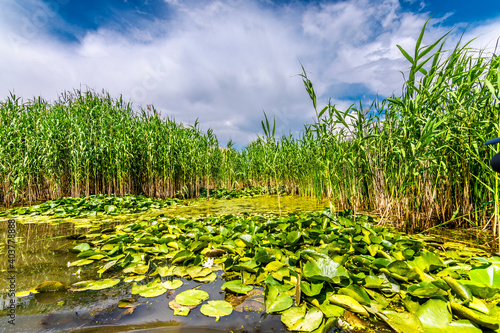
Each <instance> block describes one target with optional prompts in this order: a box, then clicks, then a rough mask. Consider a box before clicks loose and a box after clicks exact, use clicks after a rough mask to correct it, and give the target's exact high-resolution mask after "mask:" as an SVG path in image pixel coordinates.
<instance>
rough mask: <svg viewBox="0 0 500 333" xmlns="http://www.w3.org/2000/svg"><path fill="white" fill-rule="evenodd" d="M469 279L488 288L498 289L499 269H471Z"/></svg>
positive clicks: (494, 266)
mask: <svg viewBox="0 0 500 333" xmlns="http://www.w3.org/2000/svg"><path fill="white" fill-rule="evenodd" d="M469 278H470V279H471V281H474V282H476V283H482V284H485V285H487V286H488V287H492V288H500V267H498V266H497V265H489V266H488V267H486V268H473V269H471V270H470V272H469Z"/></svg>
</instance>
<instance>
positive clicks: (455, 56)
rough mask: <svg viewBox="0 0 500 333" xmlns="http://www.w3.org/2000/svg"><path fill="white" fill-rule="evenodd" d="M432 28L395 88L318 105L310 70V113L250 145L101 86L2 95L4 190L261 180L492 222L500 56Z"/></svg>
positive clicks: (23, 195)
mask: <svg viewBox="0 0 500 333" xmlns="http://www.w3.org/2000/svg"><path fill="white" fill-rule="evenodd" d="M424 33H425V26H424V27H423V29H422V31H421V34H420V36H419V37H418V39H417V43H416V47H415V50H414V51H413V52H411V53H412V54H410V53H409V52H407V51H406V50H404V49H403V48H401V47H400V50H401V52H402V53H403V55H404V56H405V58H406V59H407V60H408V61H409V63H410V67H409V73H407V74H406V75H405V77H407V78H408V79H407V80H406V82H405V84H404V86H403V90H402V93H401V94H400V95H394V96H391V97H390V98H386V99H384V100H376V101H375V102H373V103H372V104H371V105H369V106H365V105H362V104H361V103H359V105H356V104H353V105H351V106H350V107H349V108H347V109H346V110H339V109H338V108H337V107H336V106H335V105H333V104H331V103H329V104H328V105H326V106H324V107H323V108H320V107H318V105H317V101H316V94H315V92H314V87H313V83H312V82H311V80H310V79H309V78H308V76H307V73H306V71H305V69H304V68H302V70H303V71H302V74H301V78H302V80H303V83H304V86H305V88H306V91H307V93H308V94H309V96H310V98H311V100H312V103H313V108H314V111H315V121H314V122H313V123H312V124H307V125H305V127H304V130H303V132H302V134H301V135H299V136H296V137H294V136H292V135H284V136H281V137H278V136H276V133H275V130H274V128H275V124H274V122H273V123H272V124H271V123H270V121H269V119H268V118H267V116H265V120H264V121H263V122H262V127H263V131H264V135H263V136H260V137H258V139H256V140H255V141H253V142H251V143H250V144H249V145H248V146H247V147H245V148H244V149H242V150H236V149H235V148H234V146H233V143H232V142H229V143H228V144H227V145H226V146H225V147H223V146H221V144H220V143H219V141H218V139H217V136H216V135H215V134H214V133H213V132H212V130H210V129H209V130H207V131H206V132H204V131H202V130H201V129H200V128H199V126H198V124H197V123H195V124H194V125H190V126H185V125H183V124H181V123H178V122H175V121H174V120H173V119H169V118H163V117H161V116H160V114H159V113H158V112H157V110H156V109H155V108H154V107H153V106H148V107H147V108H146V109H141V110H139V111H138V112H137V111H134V110H133V109H132V107H131V105H129V104H127V103H125V102H124V101H123V100H122V99H121V97H119V98H118V99H114V98H112V97H110V96H109V94H107V93H105V92H102V93H95V92H92V91H84V92H83V91H79V90H76V91H73V92H66V93H64V94H63V95H61V97H60V99H59V100H58V101H56V102H54V103H48V102H47V101H45V100H43V99H42V98H35V99H33V100H30V101H22V100H21V99H20V98H19V97H17V96H14V95H11V96H9V97H7V98H6V100H5V101H3V102H1V103H0V121H1V126H0V139H1V142H2V143H3V144H2V145H1V146H0V180H1V182H2V187H1V188H0V199H2V201H3V202H4V203H5V204H12V203H13V202H33V201H37V200H47V199H55V198H60V197H63V196H81V195H85V196H89V195H91V194H102V193H104V194H117V195H124V194H142V193H143V194H146V195H148V196H150V197H174V196H179V197H195V196H198V195H199V194H200V191H201V190H202V188H205V189H210V188H212V189H214V188H225V189H234V188H242V187H250V186H265V188H267V189H268V191H269V193H276V194H279V193H281V191H282V190H283V189H284V190H285V191H287V192H288V193H294V194H301V195H307V196H317V197H326V198H328V200H329V202H330V208H331V210H339V209H346V208H350V209H353V210H354V211H356V210H365V211H366V210H369V211H374V212H377V213H378V214H379V215H380V216H382V218H383V219H385V218H391V219H393V220H396V221H398V223H399V224H400V226H402V227H406V228H408V229H419V230H424V229H428V228H431V227H433V226H436V225H442V224H455V225H461V226H463V227H469V226H475V227H481V228H491V229H493V230H495V231H497V228H500V225H499V223H498V217H497V216H498V212H497V207H498V204H499V199H498V181H497V176H496V175H495V174H494V172H493V171H492V170H491V168H490V166H489V160H490V159H491V157H492V156H493V155H494V154H495V153H496V151H495V149H492V148H491V147H486V146H484V142H485V141H486V140H488V139H490V138H494V137H496V136H498V135H500V126H499V124H500V106H499V105H500V101H499V97H498V96H499V89H500V72H499V68H500V58H499V57H497V56H496V55H494V54H488V53H486V52H484V51H482V50H474V49H472V48H471V46H470V45H471V42H470V41H469V42H465V43H462V42H459V43H457V44H456V45H454V46H453V47H452V48H451V49H450V48H448V46H447V45H446V35H445V36H443V37H442V38H440V39H438V40H437V41H436V42H433V43H431V44H429V45H422V40H423V37H424ZM203 193H204V194H205V195H206V196H207V197H208V196H209V194H210V191H204V192H203ZM278 200H279V197H278Z"/></svg>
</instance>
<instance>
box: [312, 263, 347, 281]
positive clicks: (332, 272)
mask: <svg viewBox="0 0 500 333" xmlns="http://www.w3.org/2000/svg"><path fill="white" fill-rule="evenodd" d="M304 276H305V277H306V278H308V279H310V280H320V281H327V282H333V283H340V280H341V278H343V277H344V278H349V274H348V273H347V270H346V269H345V268H344V267H342V266H341V265H340V264H339V263H337V262H335V261H333V260H332V259H327V258H318V259H317V260H309V261H308V262H307V264H306V265H305V267H304Z"/></svg>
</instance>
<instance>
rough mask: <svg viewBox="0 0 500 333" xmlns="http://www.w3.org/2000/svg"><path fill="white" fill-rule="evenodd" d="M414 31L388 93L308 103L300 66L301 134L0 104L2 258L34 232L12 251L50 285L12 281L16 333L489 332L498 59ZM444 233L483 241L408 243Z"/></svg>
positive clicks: (498, 276)
mask: <svg viewBox="0 0 500 333" xmlns="http://www.w3.org/2000/svg"><path fill="white" fill-rule="evenodd" d="M424 32H425V26H424V28H423V29H422V32H421V35H420V36H419V38H418V41H417V44H416V46H415V50H414V52H412V54H411V55H410V54H409V53H408V52H407V51H405V50H403V49H402V48H400V50H401V52H402V53H403V55H404V56H405V57H406V58H407V59H408V61H409V62H410V70H409V73H408V74H407V80H406V82H405V85H404V87H403V89H402V93H401V94H400V95H394V96H392V97H390V98H386V99H384V100H382V101H375V102H373V103H372V104H371V105H370V106H369V107H365V106H363V105H362V104H361V103H360V105H358V106H356V105H352V106H351V107H349V108H348V109H346V110H339V109H337V108H336V107H335V105H332V104H330V103H329V104H328V105H326V106H325V107H323V108H321V107H318V105H317V98H316V95H315V91H314V88H313V84H312V82H311V81H310V79H309V77H308V75H307V73H306V71H305V70H304V68H303V72H302V74H301V78H302V80H303V83H304V85H305V88H306V91H307V93H308V94H309V96H310V98H311V101H312V103H313V108H314V111H315V119H314V122H313V123H312V124H308V125H306V126H305V129H304V131H303V132H302V133H301V135H300V136H298V137H293V136H291V135H289V136H282V137H279V138H277V137H276V135H275V134H276V133H275V123H274V121H270V120H269V119H268V117H267V115H265V114H264V120H263V121H262V128H263V132H264V134H263V135H262V136H259V137H258V139H257V140H255V141H253V142H251V143H250V144H249V145H248V146H247V147H245V148H244V149H242V150H237V149H235V148H234V145H233V144H232V143H231V142H229V143H228V144H227V145H225V147H221V145H220V143H219V141H218V139H217V137H216V135H215V134H214V133H213V132H212V131H211V130H207V131H206V132H204V131H202V130H201V129H200V128H199V126H198V124H197V123H195V124H194V125H192V126H185V125H183V124H180V123H177V122H175V121H174V120H172V119H168V118H162V117H160V115H159V113H158V112H157V111H156V110H155V108H154V107H153V106H148V107H147V108H146V110H140V112H136V111H134V110H133V109H132V106H131V105H129V104H126V103H125V102H124V101H123V100H122V99H121V98H118V99H114V98H112V97H111V96H109V95H108V94H106V93H102V94H98V93H95V92H92V91H84V92H82V91H78V90H76V91H74V92H67V93H64V94H63V95H62V96H61V98H60V99H59V100H58V101H56V102H54V103H49V102H47V101H45V100H43V99H42V98H41V97H39V98H35V99H33V100H31V101H26V102H25V101H23V100H21V99H20V98H18V97H16V96H14V95H11V96H10V97H8V98H7V99H6V100H5V101H3V102H1V103H0V122H1V126H0V138H1V140H2V142H3V143H4V144H3V145H2V146H1V147H0V166H1V168H0V181H1V182H2V187H1V188H0V198H1V199H2V201H3V203H4V204H5V205H7V206H12V205H14V206H15V207H13V208H11V207H9V209H7V210H5V211H3V212H2V213H0V216H2V218H3V219H7V218H10V217H14V218H15V220H16V221H17V223H18V224H19V226H20V227H19V230H20V236H19V237H18V239H17V241H18V244H23V242H24V244H27V242H29V241H30V240H33V239H34V238H36V237H37V235H36V234H37V233H41V234H44V232H47V234H44V235H45V236H44V237H43V239H42V241H41V242H40V243H38V245H36V246H35V247H34V248H31V247H30V246H29V245H26V246H27V247H26V248H27V250H25V251H31V252H32V253H37V255H40V256H41V257H40V262H39V264H40V265H39V266H36V263H31V264H26V265H27V266H25V267H24V269H25V270H26V272H29V270H30V267H32V268H31V270H33V269H39V270H40V271H43V270H44V268H43V267H44V266H43V265H48V271H49V272H48V274H47V275H45V276H46V277H47V278H45V276H44V279H43V280H40V279H41V278H40V277H39V276H37V275H36V274H37V272H31V273H26V277H23V278H20V281H19V286H21V287H22V290H19V291H18V293H17V295H16V296H17V297H18V300H19V305H18V308H19V309H20V312H19V313H20V315H22V317H23V318H24V319H25V323H26V325H27V326H26V327H28V328H27V330H28V331H33V329H35V328H36V329H40V330H41V331H54V332H56V331H65V330H70V331H72V330H73V331H74V330H81V331H82V332H83V331H85V329H89V330H94V331H96V330H98V329H100V328H99V327H101V328H104V327H110V326H109V325H115V324H118V325H129V324H130V325H135V326H133V327H132V326H127V330H132V329H149V330H153V329H154V328H153V327H152V326H148V325H151V322H154V321H161V322H163V323H164V324H162V325H163V326H168V325H181V324H184V325H187V326H188V327H193V325H194V324H193V322H190V321H189V320H190V319H189V318H196V321H197V322H199V323H202V324H196V325H205V326H209V327H211V328H220V329H223V330H226V331H227V330H233V331H238V330H239V331H241V332H245V331H252V330H253V329H254V328H255V327H261V328H259V329H262V331H264V332H265V331H266V329H268V331H269V332H275V331H276V332H277V331H279V330H282V329H283V328H286V329H287V330H290V331H294V330H296V331H307V332H316V333H320V332H325V333H326V332H329V331H331V330H339V329H341V328H342V327H346V328H349V329H350V330H360V331H367V330H373V331H396V332H437V331H439V332H456V331H457V330H458V329H460V330H463V331H465V332H499V331H500V329H499V324H500V307H499V306H498V303H499V302H500V298H499V294H500V293H499V291H500V257H498V256H491V252H490V250H491V249H492V248H493V245H494V244H493V242H494V241H495V238H496V236H497V234H498V229H499V228H500V224H499V223H498V214H499V212H498V205H499V198H498V191H499V188H498V187H499V186H498V176H497V175H496V174H494V173H493V171H492V170H491V169H490V167H489V160H490V159H491V157H492V156H493V154H494V153H495V151H494V149H491V148H487V147H485V146H484V145H483V143H484V142H485V141H486V140H487V139H490V138H492V137H495V136H500V127H499V124H500V107H499V105H500V104H499V103H500V99H499V91H500V59H499V58H498V57H497V56H496V55H494V54H487V53H484V52H482V51H480V50H473V49H471V48H470V42H466V43H458V44H457V45H455V46H454V47H452V48H451V49H449V48H448V47H447V46H445V37H446V36H443V38H441V39H439V40H438V41H436V42H434V43H432V44H430V45H426V46H423V45H422V39H423V35H424ZM311 197H314V198H315V199H314V200H313V199H311ZM191 198H198V199H197V200H191ZM202 198H203V199H202ZM205 198H206V199H208V200H205ZM233 198H239V199H233ZM219 199H232V200H219ZM294 200H296V201H297V202H302V204H301V205H300V209H299V206H297V205H295V203H294ZM321 200H323V201H321ZM264 202H273V203H274V205H275V207H273V208H272V209H271V208H267V206H266V208H265V209H264V211H261V209H260V208H259V207H258V204H256V203H260V204H262V203H264ZM304 202H306V204H303V203H304ZM313 202H314V203H313ZM238 203H241V205H240V206H238ZM26 204H29V206H27V207H20V206H25V205H26ZM217 205H220V206H217ZM231 205H234V206H231ZM216 206H217V207H216ZM224 206H225V207H232V209H224V208H220V207H224ZM199 207H204V208H202V209H201V210H198V209H199ZM325 208H326V209H325ZM207 209H208V210H207ZM186 212H188V213H186ZM193 212H197V213H200V214H198V215H196V214H193ZM359 212H371V213H372V214H366V213H364V214H360V213H359ZM388 221H390V222H391V225H390V226H389V225H388ZM442 225H446V226H453V227H455V228H458V229H467V228H470V227H473V228H474V229H475V230H477V231H478V232H479V230H486V231H488V232H490V235H491V237H486V238H484V242H483V243H484V244H483V247H480V246H476V247H475V248H465V247H464V245H463V243H462V244H459V245H457V244H454V243H450V242H442V241H440V240H439V239H437V238H435V237H431V236H424V235H423V234H424V233H422V232H421V233H418V234H413V232H416V231H429V230H430V229H432V228H435V227H437V226H442ZM393 227H394V228H393ZM2 228H3V229H2V231H3V232H4V234H5V235H6V233H7V231H6V227H5V226H3V225H2ZM31 228H33V230H32V229H31ZM42 228H48V229H47V230H46V231H42ZM49 231H50V232H49ZM403 231H405V232H406V234H405V233H403ZM30 232H31V236H30ZM30 237H31V238H30ZM492 240H493V241H492ZM19 248H20V247H19ZM0 251H1V252H2V253H6V249H5V247H2V248H1V249H0ZM44 251H45V252H44ZM47 252H50V253H51V255H48V256H46V257H45V255H46V253H47ZM21 254H22V255H26V258H25V259H26V260H28V257H29V256H28V255H27V252H21ZM51 256H52V257H53V261H57V263H54V262H52V264H49V263H50V258H48V257H51ZM21 259H22V258H21ZM23 260H24V259H23ZM66 261H67V262H66ZM2 265H4V263H2ZM30 265H31V266H30ZM51 265H52V266H51ZM0 267H2V270H4V271H6V269H5V268H3V266H0ZM61 268H64V269H65V270H66V275H64V274H61V272H60V270H61ZM52 270H54V271H58V274H52V273H53V272H51V271H52ZM35 282H36V283H35ZM4 302H6V298H5V297H4ZM79 302H80V303H79ZM97 303H100V304H102V306H101V307H97V306H96V304H97ZM153 303H154V304H155V305H152V304H153ZM3 309H4V312H5V304H4V308H3ZM150 309H153V310H150ZM148 311H151V312H148ZM40 313H43V316H39V317H36V315H37V314H40ZM75 313H76V315H75ZM32 318H35V319H34V321H33V322H31V320H32ZM129 318H133V319H129ZM141 318H142V319H141ZM167 322H168V323H170V324H168V325H167ZM234 323H237V326H234ZM268 324H269V325H268ZM141 325H142V326H141ZM196 325H195V326H196ZM160 326H161V325H160ZM240 326H242V327H240ZM107 329H108V330H109V328H107ZM108 332H109V331H108ZM465 332H464V333H465Z"/></svg>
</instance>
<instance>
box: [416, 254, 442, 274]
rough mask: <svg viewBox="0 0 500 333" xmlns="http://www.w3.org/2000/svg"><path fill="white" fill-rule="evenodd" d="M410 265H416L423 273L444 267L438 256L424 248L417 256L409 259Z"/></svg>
mask: <svg viewBox="0 0 500 333" xmlns="http://www.w3.org/2000/svg"><path fill="white" fill-rule="evenodd" d="M410 265H412V266H416V267H418V268H419V269H420V270H421V271H422V272H425V273H429V272H433V271H435V270H436V269H438V268H442V267H444V264H443V261H442V260H441V258H439V256H437V255H436V254H435V253H432V252H430V251H425V250H422V251H421V252H420V254H419V255H418V256H416V257H415V258H414V259H413V260H412V261H410Z"/></svg>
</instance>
